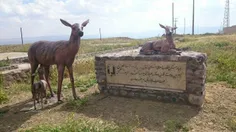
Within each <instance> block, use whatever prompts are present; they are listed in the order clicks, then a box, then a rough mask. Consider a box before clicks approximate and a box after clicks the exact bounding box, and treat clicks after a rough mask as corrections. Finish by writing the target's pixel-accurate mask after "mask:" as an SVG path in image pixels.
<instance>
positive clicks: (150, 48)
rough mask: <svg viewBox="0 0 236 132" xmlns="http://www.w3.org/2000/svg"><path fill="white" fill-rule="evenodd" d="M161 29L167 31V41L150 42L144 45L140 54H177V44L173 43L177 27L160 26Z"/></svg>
mask: <svg viewBox="0 0 236 132" xmlns="http://www.w3.org/2000/svg"><path fill="white" fill-rule="evenodd" d="M159 25H160V27H162V28H164V29H165V32H166V35H165V36H166V39H165V40H156V41H148V42H146V43H144V44H143V46H142V48H141V50H140V54H145V55H148V54H155V53H167V52H175V49H176V47H175V43H174V41H173V31H174V30H175V29H176V28H177V27H170V26H163V25H162V24H159Z"/></svg>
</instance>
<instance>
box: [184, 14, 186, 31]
mask: <svg viewBox="0 0 236 132" xmlns="http://www.w3.org/2000/svg"><path fill="white" fill-rule="evenodd" d="M185 26H186V25H185V18H184V35H185Z"/></svg>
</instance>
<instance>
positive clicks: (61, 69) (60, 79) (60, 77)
mask: <svg viewBox="0 0 236 132" xmlns="http://www.w3.org/2000/svg"><path fill="white" fill-rule="evenodd" d="M64 70H65V66H64V65H57V72H58V82H57V85H58V86H57V87H58V88H57V99H58V101H62V100H61V99H60V97H61V85H62V82H63V76H64Z"/></svg>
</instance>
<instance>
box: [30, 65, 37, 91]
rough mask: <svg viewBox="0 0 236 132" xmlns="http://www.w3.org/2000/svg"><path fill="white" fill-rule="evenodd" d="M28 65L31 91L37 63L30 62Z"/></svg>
mask: <svg viewBox="0 0 236 132" xmlns="http://www.w3.org/2000/svg"><path fill="white" fill-rule="evenodd" d="M30 66H31V91H32V90H33V85H34V77H35V71H36V69H37V68H38V64H37V63H30ZM32 94H33V93H32Z"/></svg>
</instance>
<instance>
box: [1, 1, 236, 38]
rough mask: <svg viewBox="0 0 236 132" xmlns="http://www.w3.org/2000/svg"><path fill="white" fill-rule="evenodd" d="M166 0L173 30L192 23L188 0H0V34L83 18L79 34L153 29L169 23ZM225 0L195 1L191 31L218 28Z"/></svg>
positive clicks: (59, 29) (49, 28)
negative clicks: (173, 20) (202, 28)
mask: <svg viewBox="0 0 236 132" xmlns="http://www.w3.org/2000/svg"><path fill="white" fill-rule="evenodd" d="M172 2H174V3H175V17H176V18H177V27H178V29H177V32H179V33H183V30H182V29H183V27H184V18H185V19H186V27H191V25H192V0H0V39H9V38H19V37H20V31H19V28H20V27H22V28H23V34H24V36H25V37H37V36H50V35H52V36H56V35H70V32H71V29H70V28H69V27H66V26H64V25H63V24H62V23H61V22H60V18H61V19H64V20H66V21H68V22H69V23H71V24H74V23H79V24H81V23H82V22H83V21H85V20H87V19H89V20H90V23H89V24H88V25H87V26H86V27H85V28H84V34H86V35H96V34H98V33H99V28H101V30H102V34H105V35H107V34H109V35H116V34H122V33H125V32H129V33H142V32H147V31H157V32H160V33H164V30H163V29H162V28H161V27H160V26H159V23H161V24H163V25H170V26H171V25H172V23H171V20H172V10H171V8H172V7H171V6H172ZM224 7H225V0H195V28H196V29H195V30H196V31H198V30H197V29H198V28H200V27H219V28H220V27H222V22H223V17H224ZM230 8H231V10H230V15H231V19H230V25H235V24H236V17H233V15H232V14H236V9H235V8H236V0H230Z"/></svg>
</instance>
